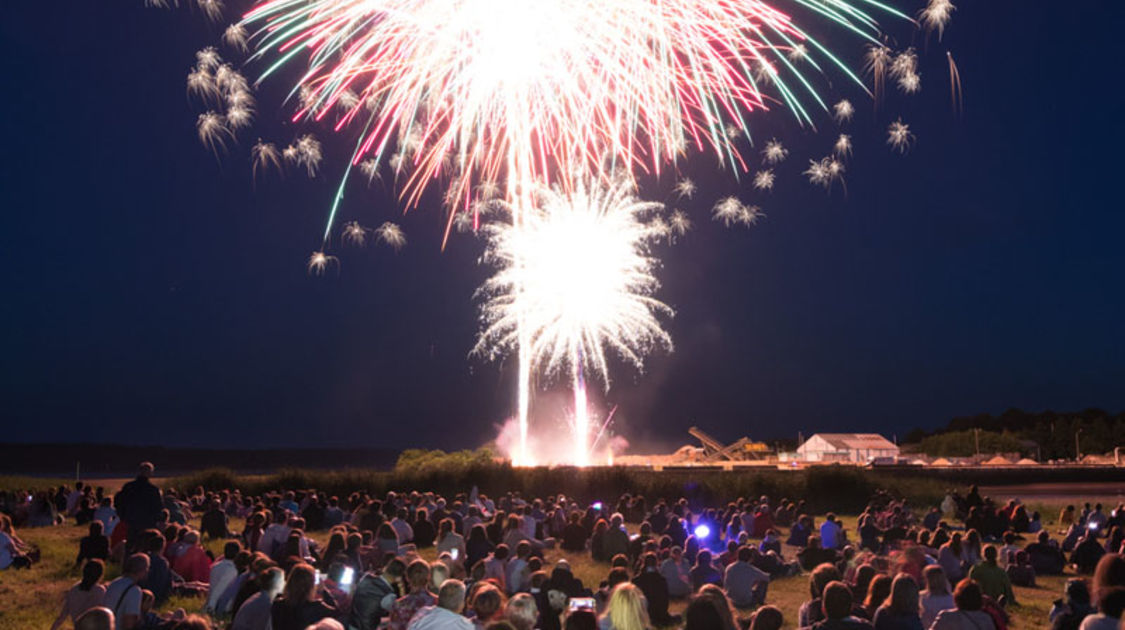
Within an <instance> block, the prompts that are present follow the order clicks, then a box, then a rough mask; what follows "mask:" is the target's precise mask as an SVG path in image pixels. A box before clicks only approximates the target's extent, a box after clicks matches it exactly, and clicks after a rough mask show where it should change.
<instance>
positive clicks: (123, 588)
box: [102, 576, 141, 630]
mask: <svg viewBox="0 0 1125 630" xmlns="http://www.w3.org/2000/svg"><path fill="white" fill-rule="evenodd" d="M102 604H103V605H104V606H105V607H106V608H108V609H110V610H111V611H113V618H114V620H115V626H114V627H116V628H117V630H122V629H123V628H124V626H123V625H122V624H123V623H124V621H125V616H126V615H136V616H137V619H138V620H139V619H140V617H141V587H140V586H138V585H137V583H136V582H134V581H133V579H132V578H129V577H125V576H121V577H119V578H117V579H116V580H114V581H112V582H110V583H109V586H107V587H106V589H105V598H104V599H103V600H102Z"/></svg>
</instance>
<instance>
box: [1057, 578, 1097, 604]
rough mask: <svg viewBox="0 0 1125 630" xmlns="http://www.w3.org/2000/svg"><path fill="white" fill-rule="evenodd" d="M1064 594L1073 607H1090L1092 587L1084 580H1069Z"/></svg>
mask: <svg viewBox="0 0 1125 630" xmlns="http://www.w3.org/2000/svg"><path fill="white" fill-rule="evenodd" d="M1063 592H1064V594H1065V595H1066V601H1067V602H1068V603H1069V604H1071V605H1072V606H1073V605H1078V606H1089V605H1090V601H1091V600H1090V587H1089V586H1088V585H1087V584H1086V580H1083V579H1082V578H1071V579H1069V580H1067V581H1066V587H1065V588H1064V590H1063Z"/></svg>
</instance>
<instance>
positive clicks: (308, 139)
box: [285, 133, 324, 177]
mask: <svg viewBox="0 0 1125 630" xmlns="http://www.w3.org/2000/svg"><path fill="white" fill-rule="evenodd" d="M290 148H292V149H293V151H290V150H289V149H290ZM285 157H286V158H287V159H290V160H292V162H293V163H294V164H296V165H297V166H304V167H305V170H306V171H308V174H309V177H316V172H317V169H319V168H320V161H321V160H322V159H324V154H323V152H322V151H321V147H320V141H319V140H317V139H316V136H314V135H312V134H311V133H308V134H305V135H303V136H301V137H300V138H297V143H296V145H290V146H289V147H287V148H286V151H285Z"/></svg>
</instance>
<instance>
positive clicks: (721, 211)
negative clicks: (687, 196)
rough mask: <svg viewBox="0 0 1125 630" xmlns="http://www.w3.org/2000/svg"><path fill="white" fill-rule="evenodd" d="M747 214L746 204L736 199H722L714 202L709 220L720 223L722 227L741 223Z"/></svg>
mask: <svg viewBox="0 0 1125 630" xmlns="http://www.w3.org/2000/svg"><path fill="white" fill-rule="evenodd" d="M748 213H749V210H748V208H747V206H746V204H744V203H742V200H741V199H739V198H738V197H724V198H722V199H720V200H719V201H717V202H715V206H714V207H713V208H711V218H712V219H714V220H715V221H719V222H720V223H722V224H723V226H724V227H730V226H732V225H737V224H740V223H742V222H743V221H744V220H745V218H746V216H747V215H748Z"/></svg>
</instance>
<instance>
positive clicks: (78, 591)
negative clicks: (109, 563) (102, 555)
mask: <svg viewBox="0 0 1125 630" xmlns="http://www.w3.org/2000/svg"><path fill="white" fill-rule="evenodd" d="M104 574H105V563H103V562H102V561H101V560H100V559H96V558H95V559H92V560H87V561H86V564H84V565H83V566H82V581H80V582H78V583H77V584H75V585H74V586H72V587H70V590H69V591H67V592H66V594H65V595H63V605H62V610H60V611H59V616H58V617H57V618H55V623H53V624H51V630H57V629H58V627H59V626H61V625H62V624H63V622H64V621H66V618H67V617H70V620H71V622H74V620H76V619H78V616H79V615H81V614H82V613H84V612H86V611H87V610H89V609H91V608H95V607H97V606H101V605H102V600H103V599H104V598H105V585H103V584H102V583H101V580H102V576H103V575H104Z"/></svg>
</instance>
